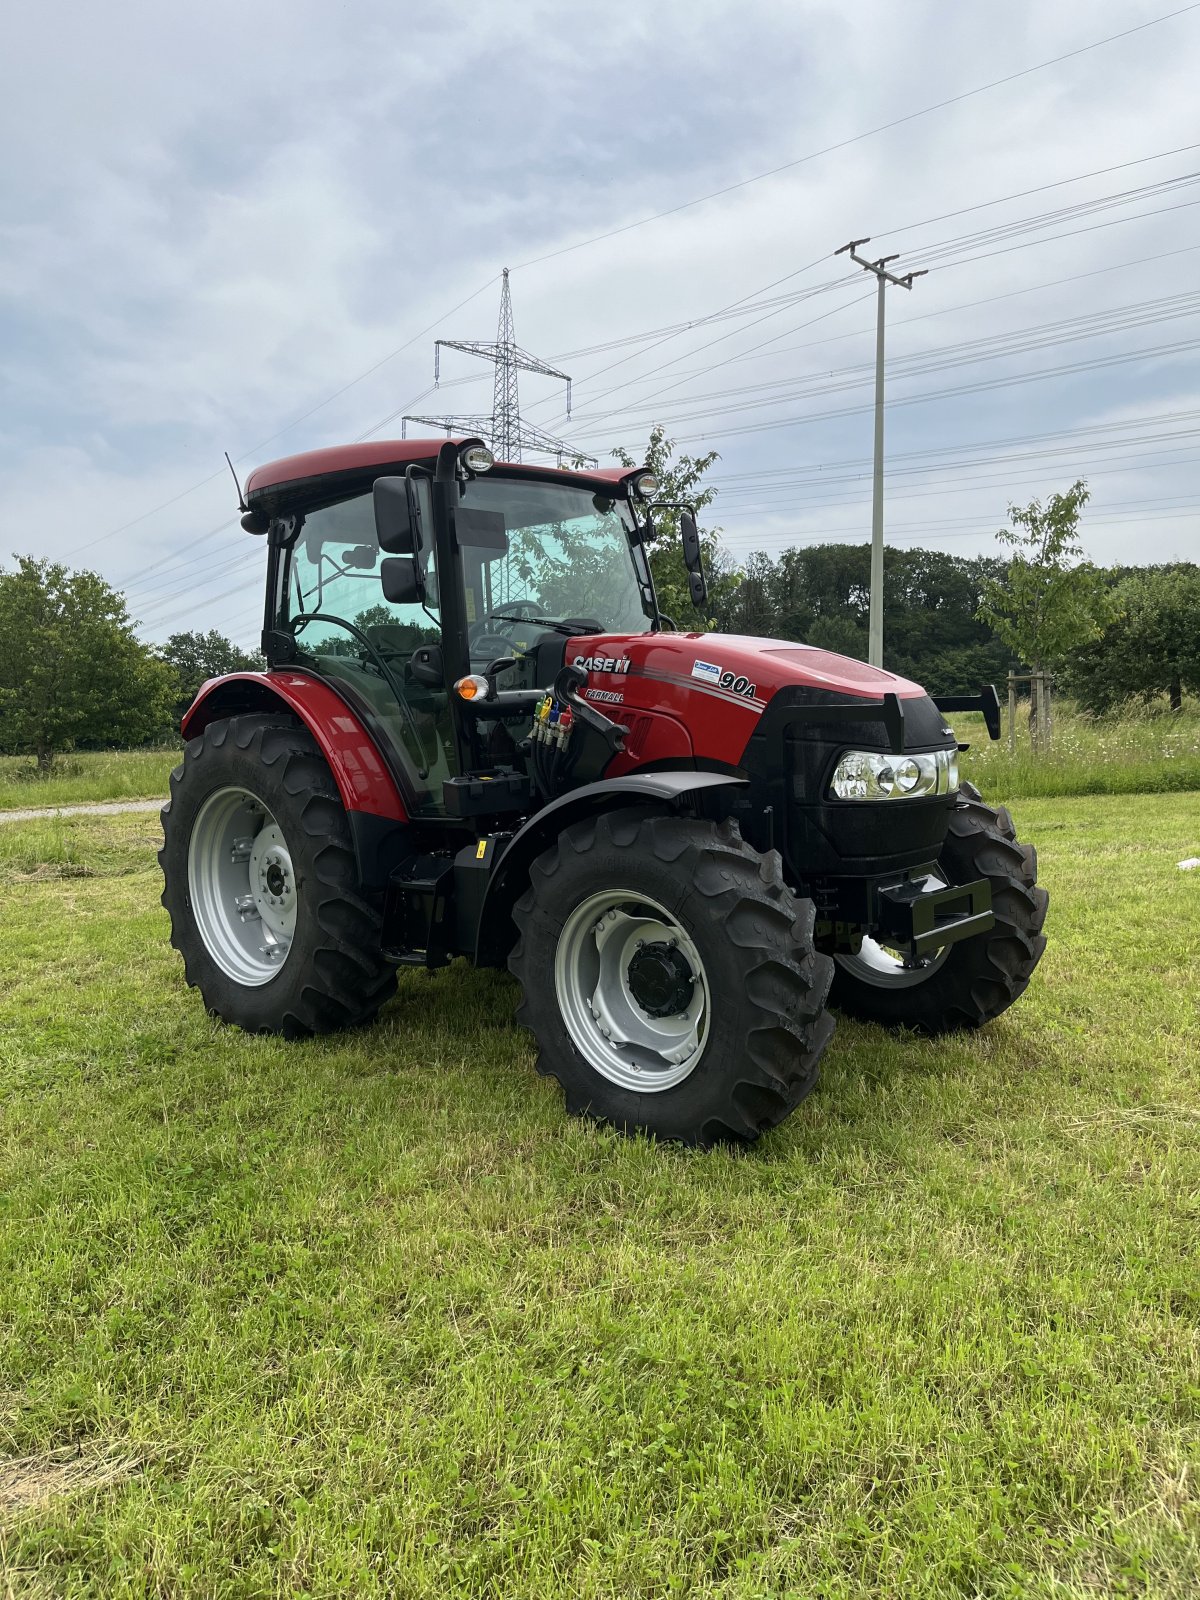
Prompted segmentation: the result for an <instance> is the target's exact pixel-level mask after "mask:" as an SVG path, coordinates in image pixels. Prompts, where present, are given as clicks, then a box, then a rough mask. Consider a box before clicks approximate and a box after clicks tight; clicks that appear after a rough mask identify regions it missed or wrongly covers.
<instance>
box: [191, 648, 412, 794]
mask: <svg viewBox="0 0 1200 1600" xmlns="http://www.w3.org/2000/svg"><path fill="white" fill-rule="evenodd" d="M281 709H282V710H285V711H291V712H292V713H293V714H294V715H295V716H297V717H299V718H300V721H301V722H303V724H304V726H305V727H306V728H307V729H308V731H309V732H310V733H311V734H312V736H313V738H314V739H315V740H316V741H317V744H318V745H319V746H320V750H321V754H322V755H323V756H324V757H325V760H326V761H327V762H328V763H329V770H330V771H331V772H332V773H333V776H334V780H335V781H336V783H337V786H338V792H339V793H340V794H341V797H342V804H343V805H344V806H345V808H346V810H347V811H350V812H354V811H358V812H366V813H367V814H368V815H370V816H375V817H384V818H386V819H387V820H388V821H391V822H407V821H408V808H407V807H406V806H405V804H404V800H403V798H402V797H401V794H400V791H399V789H398V788H397V787H396V781H395V779H394V778H393V777H392V775H391V773H390V772H389V771H388V768H387V764H386V762H385V761H384V759H383V757H382V756H381V755H380V753H379V747H378V745H377V744H376V743H375V740H374V739H373V738H372V737H371V735H370V734H369V733H368V732H367V730H366V728H365V727H364V726H363V723H362V719H361V718H360V717H359V715H358V713H357V712H355V711H352V710H351V708H350V707H349V706H348V705H347V704H346V702H345V701H344V700H343V699H342V697H341V695H340V694H338V693H337V691H336V690H335V689H332V688H331V687H330V686H329V684H328V683H326V682H325V681H324V679H322V678H316V677H313V676H312V674H311V673H308V672H297V671H294V670H293V669H291V668H289V669H287V670H286V671H277V672H231V673H230V674H229V675H228V676H227V677H224V678H210V679H209V680H208V682H207V683H203V684H201V685H200V693H199V694H198V695H197V696H196V698H195V700H194V701H193V702H192V704H191V705H190V706H189V707H188V710H187V713H186V715H185V716H184V719H183V722H182V724H181V725H180V726H181V731H182V733H183V737H184V738H185V739H195V738H196V737H197V735H198V734H201V733H203V732H204V730H205V728H206V727H207V726H208V724H209V723H210V722H216V721H217V720H218V719H219V718H221V717H236V716H240V715H242V714H244V713H245V712H248V711H249V712H254V711H267V712H270V711H279V710H281Z"/></svg>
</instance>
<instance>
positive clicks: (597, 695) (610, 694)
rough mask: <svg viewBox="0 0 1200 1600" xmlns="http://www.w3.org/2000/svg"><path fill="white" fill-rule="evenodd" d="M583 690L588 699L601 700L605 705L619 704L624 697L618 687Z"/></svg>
mask: <svg viewBox="0 0 1200 1600" xmlns="http://www.w3.org/2000/svg"><path fill="white" fill-rule="evenodd" d="M583 692H584V694H585V695H586V696H587V697H588V699H589V700H603V701H604V702H605V704H606V705H614V706H619V705H621V704H622V703H623V702H624V699H625V696H624V695H623V694H622V693H621V691H620V690H619V689H585V690H584V691H583Z"/></svg>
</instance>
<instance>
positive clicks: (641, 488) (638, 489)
mask: <svg viewBox="0 0 1200 1600" xmlns="http://www.w3.org/2000/svg"><path fill="white" fill-rule="evenodd" d="M629 481H630V487H631V488H632V489H633V492H634V494H636V495H637V496H638V497H639V499H642V500H653V499H654V496H655V495H656V494H657V493H658V479H657V477H655V475H654V473H653V472H639V473H638V474H637V476H636V477H634V478H631V479H630V480H629Z"/></svg>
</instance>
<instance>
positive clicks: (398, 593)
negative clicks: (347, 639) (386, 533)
mask: <svg viewBox="0 0 1200 1600" xmlns="http://www.w3.org/2000/svg"><path fill="white" fill-rule="evenodd" d="M401 481H403V480H401ZM379 579H380V582H381V583H382V584H383V598H384V599H385V600H387V601H389V602H390V603H391V604H392V605H394V606H411V605H416V604H417V603H418V602H419V601H421V600H423V599H424V598H425V585H424V584H423V583H422V581H421V575H420V573H419V572H418V570H417V563H416V562H415V561H414V560H413V558H412V557H411V556H389V557H388V558H387V560H386V561H381V562H380V564H379Z"/></svg>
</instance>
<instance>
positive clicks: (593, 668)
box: [572, 656, 630, 673]
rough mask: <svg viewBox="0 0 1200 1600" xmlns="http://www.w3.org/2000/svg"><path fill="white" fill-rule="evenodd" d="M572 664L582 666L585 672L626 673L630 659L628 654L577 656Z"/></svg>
mask: <svg viewBox="0 0 1200 1600" xmlns="http://www.w3.org/2000/svg"><path fill="white" fill-rule="evenodd" d="M572 666H576V667H582V668H583V670H584V671H585V672H617V673H625V672H628V671H629V667H630V660H629V657H628V656H576V657H575V660H574V661H573V662H572Z"/></svg>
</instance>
